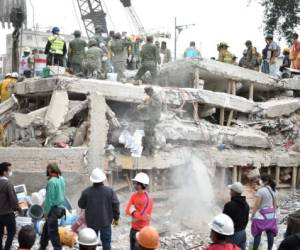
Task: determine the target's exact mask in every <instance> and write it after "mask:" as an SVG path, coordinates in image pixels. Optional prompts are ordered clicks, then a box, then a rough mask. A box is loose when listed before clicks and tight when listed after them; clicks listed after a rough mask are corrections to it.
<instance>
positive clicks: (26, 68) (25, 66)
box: [20, 47, 32, 78]
mask: <svg viewBox="0 0 300 250" xmlns="http://www.w3.org/2000/svg"><path fill="white" fill-rule="evenodd" d="M30 52H31V51H30V48H28V47H27V48H25V49H24V52H23V55H22V57H21V58H20V75H21V76H24V77H26V78H30V77H31V74H32V62H31V57H30Z"/></svg>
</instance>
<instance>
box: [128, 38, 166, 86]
mask: <svg viewBox="0 0 300 250" xmlns="http://www.w3.org/2000/svg"><path fill="white" fill-rule="evenodd" d="M160 63H161V61H160V56H159V50H158V48H157V47H156V46H155V45H154V44H153V37H152V36H147V43H146V44H145V45H144V46H143V48H142V50H141V64H142V65H141V67H140V68H139V70H138V72H137V74H136V76H135V78H134V79H135V80H136V81H138V80H140V79H141V78H142V76H143V75H144V74H145V73H146V72H148V71H150V73H151V77H152V83H153V82H154V80H155V79H156V76H157V65H158V64H160Z"/></svg>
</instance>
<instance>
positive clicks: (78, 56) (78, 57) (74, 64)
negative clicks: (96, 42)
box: [68, 30, 87, 75]
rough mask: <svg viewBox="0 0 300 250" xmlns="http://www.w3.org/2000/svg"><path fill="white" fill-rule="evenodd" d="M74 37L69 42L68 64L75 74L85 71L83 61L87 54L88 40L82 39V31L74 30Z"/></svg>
mask: <svg viewBox="0 0 300 250" xmlns="http://www.w3.org/2000/svg"><path fill="white" fill-rule="evenodd" d="M74 37H75V38H74V39H73V40H72V41H71V42H70V44H69V50H68V64H69V66H70V67H71V70H72V72H73V74H75V75H77V74H80V73H82V72H83V69H82V61H83V59H84V55H85V47H86V46H87V43H86V41H84V40H83V39H81V32H80V31H79V30H76V31H75V32H74Z"/></svg>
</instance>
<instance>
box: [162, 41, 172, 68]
mask: <svg viewBox="0 0 300 250" xmlns="http://www.w3.org/2000/svg"><path fill="white" fill-rule="evenodd" d="M160 54H161V55H162V56H161V59H162V64H165V63H168V62H171V60H172V56H171V51H170V50H169V49H168V48H167V43H166V42H165V41H163V42H161V48H160Z"/></svg>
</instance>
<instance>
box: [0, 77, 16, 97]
mask: <svg viewBox="0 0 300 250" xmlns="http://www.w3.org/2000/svg"><path fill="white" fill-rule="evenodd" d="M18 78H19V74H18V73H17V72H13V73H12V74H10V73H9V74H6V76H5V78H4V80H2V81H0V96H1V102H4V101H6V100H7V99H9V98H10V97H11V95H12V92H13V88H14V86H15V84H16V83H17V81H18Z"/></svg>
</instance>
